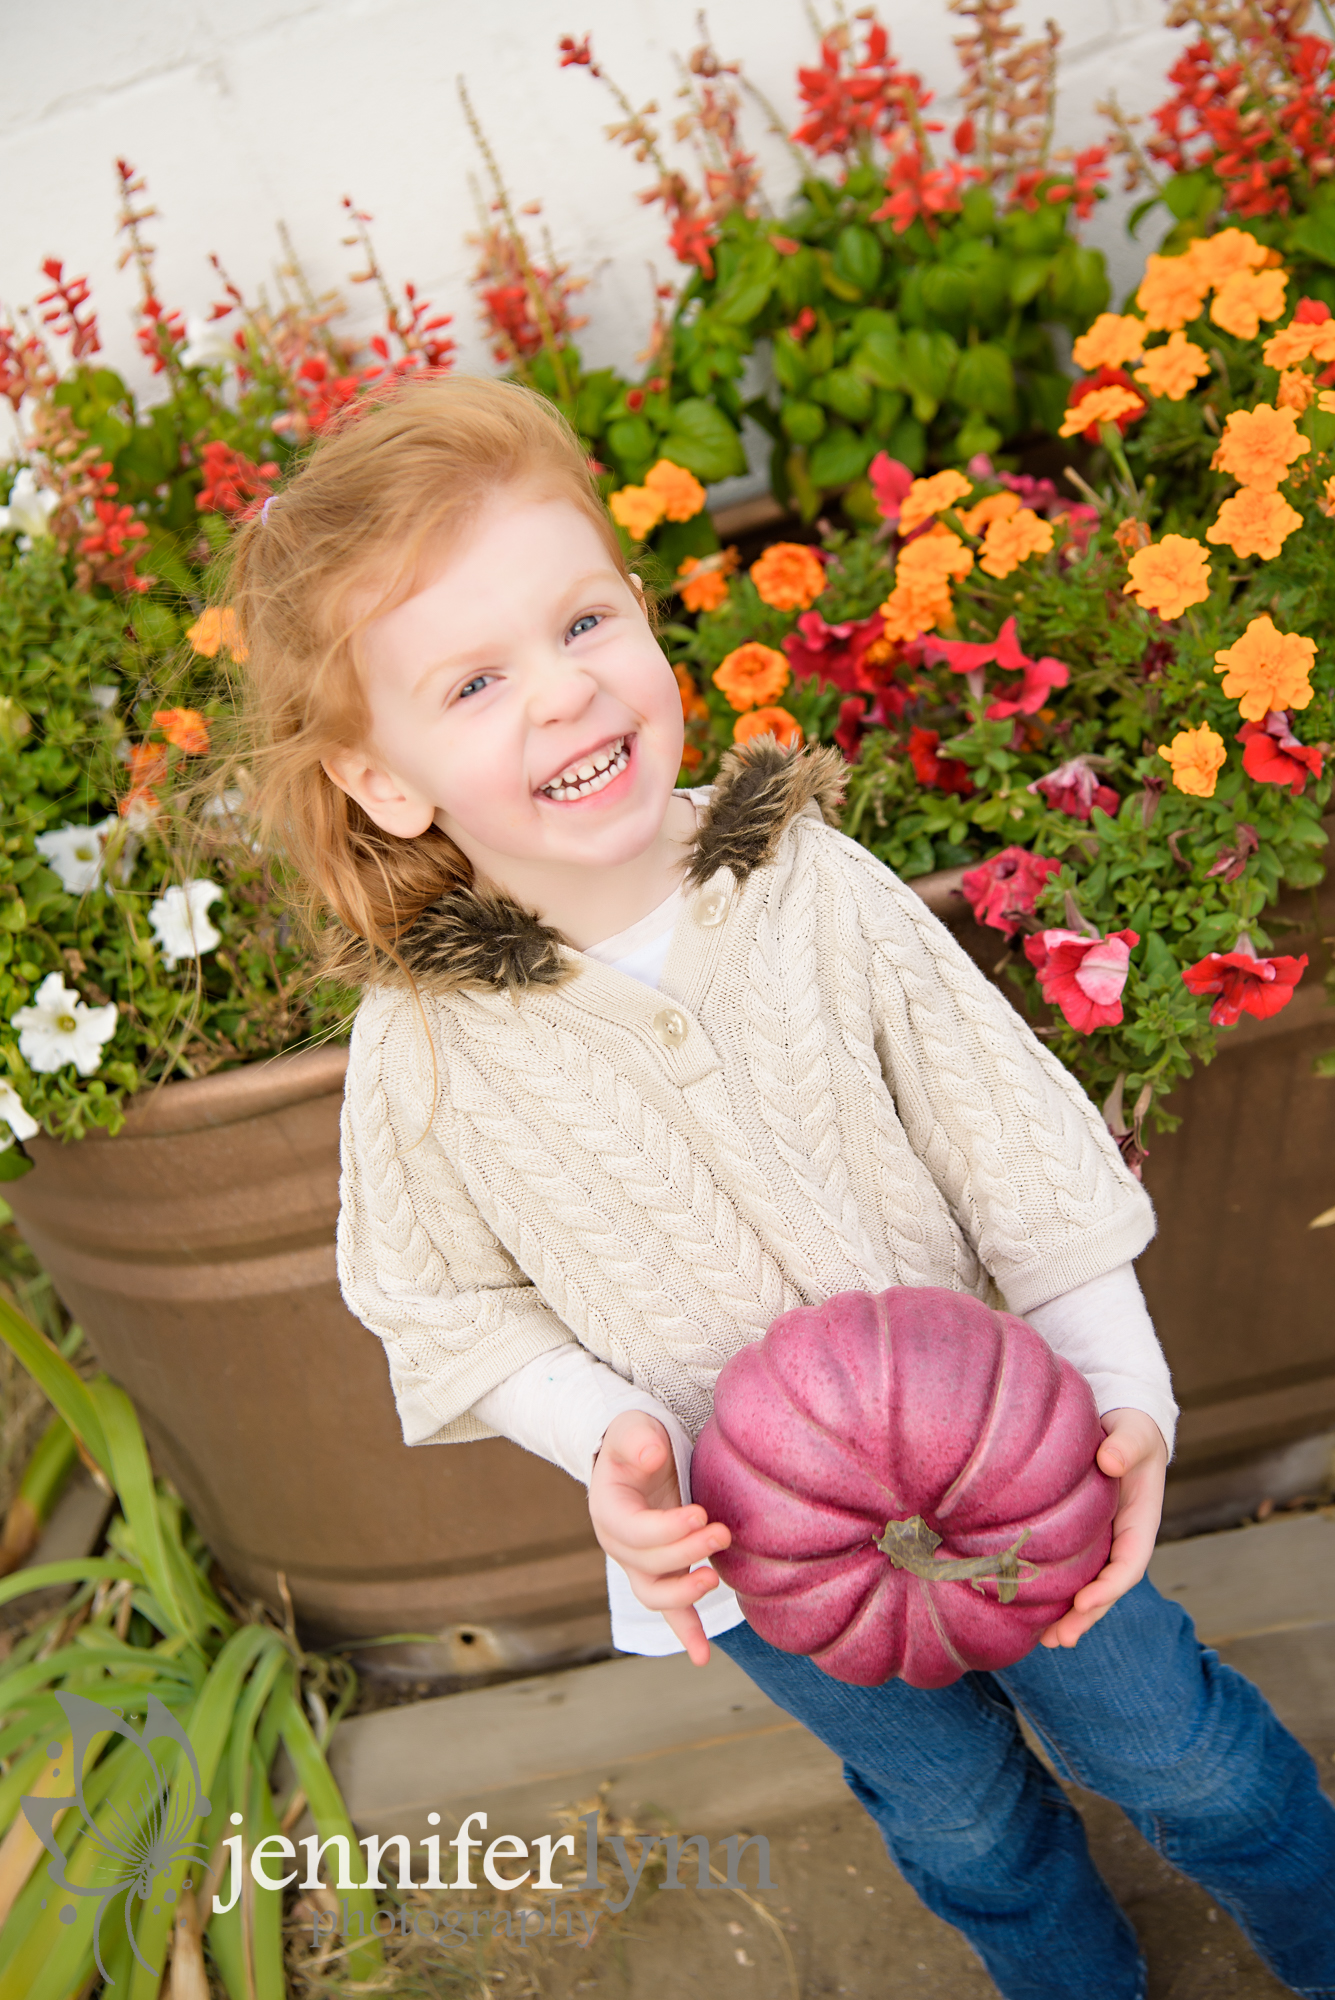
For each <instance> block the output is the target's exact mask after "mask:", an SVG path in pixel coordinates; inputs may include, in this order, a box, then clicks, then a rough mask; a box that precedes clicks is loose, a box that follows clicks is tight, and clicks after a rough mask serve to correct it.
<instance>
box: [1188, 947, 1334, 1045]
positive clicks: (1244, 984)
mask: <svg viewBox="0 0 1335 2000" xmlns="http://www.w3.org/2000/svg"><path fill="white" fill-rule="evenodd" d="M1244 942H1245V941H1244V940H1241V939H1240V940H1239V943H1238V949H1237V950H1236V951H1211V952H1207V953H1206V955H1205V957H1204V958H1199V959H1197V961H1196V963H1195V965H1187V966H1184V967H1183V968H1182V981H1183V984H1184V985H1185V986H1186V987H1187V989H1188V991H1189V992H1192V993H1198V994H1200V995H1202V996H1204V995H1206V994H1209V993H1214V994H1216V995H1217V996H1218V997H1217V999H1216V1000H1215V1003H1214V1005H1213V1007H1211V1009H1210V1024H1211V1026H1212V1027H1215V1028H1236V1027H1237V1025H1238V1021H1239V1019H1240V1018H1241V1016H1242V1015H1244V1014H1254V1015H1255V1016H1256V1018H1257V1020H1258V1021H1268V1020H1269V1019H1270V1016H1271V1015H1272V1014H1278V1013H1279V1012H1280V1011H1281V1009H1283V1008H1285V1007H1287V1006H1288V1004H1289V1002H1290V1000H1292V998H1293V989H1294V987H1295V986H1296V985H1297V984H1298V981H1299V980H1300V979H1301V978H1302V976H1303V973H1304V972H1305V971H1306V970H1307V953H1306V952H1304V953H1303V955H1302V957H1301V958H1258V957H1257V955H1256V953H1255V952H1254V951H1253V950H1252V949H1251V947H1250V945H1249V944H1247V945H1246V948H1245V949H1244Z"/></svg>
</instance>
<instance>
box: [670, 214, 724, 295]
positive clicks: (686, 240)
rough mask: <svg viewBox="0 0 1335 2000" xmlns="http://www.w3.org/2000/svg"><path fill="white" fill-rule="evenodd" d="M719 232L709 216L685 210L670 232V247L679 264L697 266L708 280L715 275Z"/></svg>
mask: <svg viewBox="0 0 1335 2000" xmlns="http://www.w3.org/2000/svg"><path fill="white" fill-rule="evenodd" d="M717 242H718V231H717V230H716V229H715V227H714V225H713V223H712V222H711V221H710V219H709V217H708V216H707V215H692V214H690V213H689V212H688V211H687V210H685V209H683V210H682V212H681V214H680V215H678V217H677V219H676V221H675V222H674V223H673V225H672V228H671V229H670V230H669V232H668V246H669V248H670V249H671V251H672V254H673V256H674V257H675V258H676V260H677V262H678V263H679V264H695V265H698V266H699V268H700V270H701V271H703V272H704V274H705V276H706V277H707V278H712V277H713V275H714V258H713V254H712V253H713V249H714V245H715V244H716V243H717Z"/></svg>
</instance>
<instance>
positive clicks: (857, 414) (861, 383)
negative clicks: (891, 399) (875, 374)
mask: <svg viewBox="0 0 1335 2000" xmlns="http://www.w3.org/2000/svg"><path fill="white" fill-rule="evenodd" d="M811 393H812V394H813V396H815V397H816V398H817V399H818V400H819V401H820V402H822V403H824V404H825V405H826V407H827V408H828V409H831V410H833V411H835V413H836V414H837V415H838V416H841V417H847V418H848V420H849V422H850V423H853V424H863V423H865V422H866V421H867V418H868V417H869V416H870V415H871V407H872V388H871V384H870V383H869V382H867V381H865V380H864V379H863V377H862V376H861V375H857V374H855V373H854V371H853V370H852V369H851V368H832V369H831V370H830V372H829V374H828V375H822V376H821V378H820V380H819V381H818V382H813V383H812V385H811Z"/></svg>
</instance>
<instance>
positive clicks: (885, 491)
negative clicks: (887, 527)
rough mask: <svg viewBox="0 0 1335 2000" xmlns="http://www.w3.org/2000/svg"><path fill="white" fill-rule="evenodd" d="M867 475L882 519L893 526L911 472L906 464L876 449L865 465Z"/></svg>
mask: <svg viewBox="0 0 1335 2000" xmlns="http://www.w3.org/2000/svg"><path fill="white" fill-rule="evenodd" d="M867 477H868V479H869V480H870V481H871V490H872V492H873V493H874V494H875V495H876V505H877V507H878V508H879V509H880V512H881V515H882V517H883V519H885V520H887V521H889V522H890V523H891V525H892V526H893V524H894V523H895V522H896V521H898V519H899V510H900V507H901V506H902V505H903V502H904V496H905V494H906V493H907V492H908V490H909V488H910V486H912V484H913V474H912V473H911V472H910V471H909V469H908V467H907V465H901V464H900V462H899V460H898V459H897V458H891V456H890V454H889V452H886V451H878V452H877V454H876V456H875V458H874V459H873V460H872V462H871V464H870V465H869V466H868V467H867Z"/></svg>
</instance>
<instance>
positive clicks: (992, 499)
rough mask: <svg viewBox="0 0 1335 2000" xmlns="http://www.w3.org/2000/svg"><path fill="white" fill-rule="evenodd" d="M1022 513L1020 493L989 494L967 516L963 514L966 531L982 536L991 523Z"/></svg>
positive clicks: (962, 518)
mask: <svg viewBox="0 0 1335 2000" xmlns="http://www.w3.org/2000/svg"><path fill="white" fill-rule="evenodd" d="M1019 511H1020V496H1019V494H1018V493H989V494H987V495H986V496H985V497H984V498H983V499H982V500H979V501H976V502H975V504H974V505H973V506H972V507H970V509H969V511H968V513H967V514H961V515H960V519H961V521H962V522H963V523H964V531H965V533H966V534H969V535H981V534H982V532H983V529H984V528H985V527H986V526H987V524H988V522H989V521H1004V520H1005V519H1006V517H1007V515H1009V514H1018V513H1019Z"/></svg>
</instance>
